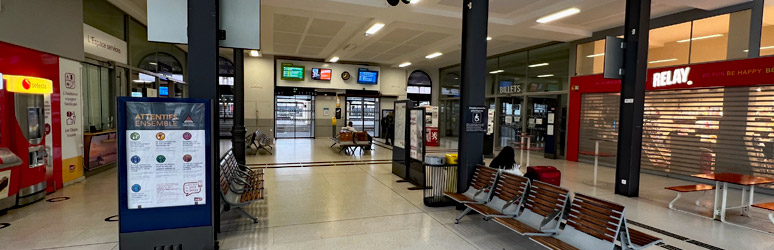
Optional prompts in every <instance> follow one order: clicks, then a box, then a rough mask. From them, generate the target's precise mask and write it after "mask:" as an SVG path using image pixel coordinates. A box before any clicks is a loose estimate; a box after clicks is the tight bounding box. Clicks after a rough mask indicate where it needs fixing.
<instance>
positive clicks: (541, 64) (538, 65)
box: [529, 63, 548, 68]
mask: <svg viewBox="0 0 774 250" xmlns="http://www.w3.org/2000/svg"><path fill="white" fill-rule="evenodd" d="M543 66H548V63H538V64H532V65H529V67H530V68H535V67H543Z"/></svg>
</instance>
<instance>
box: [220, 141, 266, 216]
mask: <svg viewBox="0 0 774 250" xmlns="http://www.w3.org/2000/svg"><path fill="white" fill-rule="evenodd" d="M220 168H221V174H222V175H225V176H224V177H225V179H226V182H227V184H228V191H230V192H224V191H223V188H222V187H219V188H218V189H219V191H220V195H221V200H222V201H223V202H225V203H226V204H225V205H226V206H225V210H226V211H228V210H230V209H234V210H236V211H238V212H239V213H241V214H243V215H244V216H245V217H247V218H250V219H251V220H253V223H258V218H256V217H255V216H253V215H251V214H250V213H248V212H247V211H246V210H245V209H244V207H246V206H248V205H250V204H251V203H253V202H254V201H256V200H260V199H262V198H259V199H253V200H249V201H246V202H241V201H240V200H241V195H242V194H243V193H244V192H248V191H252V190H254V189H256V188H258V189H262V188H263V187H262V186H259V187H254V186H251V185H250V183H249V182H247V180H249V178H261V176H262V175H263V173H260V172H257V171H254V170H252V169H250V168H247V166H245V165H241V164H239V163H237V162H236V158H234V153H233V152H232V151H230V150H229V152H228V153H226V155H225V156H224V157H223V158H222V159H221V161H220ZM240 168H241V169H240ZM259 180H260V181H261V183H262V182H263V180H261V179H259ZM261 185H262V184H261ZM229 194H232V195H229ZM232 199H233V200H235V201H232Z"/></svg>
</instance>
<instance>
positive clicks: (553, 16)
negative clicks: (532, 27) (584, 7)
mask: <svg viewBox="0 0 774 250" xmlns="http://www.w3.org/2000/svg"><path fill="white" fill-rule="evenodd" d="M578 13H580V9H578V8H569V9H566V10H563V11H559V12H556V13H554V14H551V15H548V16H544V17H541V18H540V19H538V20H537V22H538V23H550V22H553V21H556V20H559V19H562V18H565V17H568V16H572V15H575V14H578Z"/></svg>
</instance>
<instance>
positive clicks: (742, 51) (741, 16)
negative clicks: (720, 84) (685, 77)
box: [690, 10, 750, 63]
mask: <svg viewBox="0 0 774 250" xmlns="http://www.w3.org/2000/svg"><path fill="white" fill-rule="evenodd" d="M749 30H750V11H749V10H746V11H739V12H735V13H731V14H725V15H719V16H714V17H710V18H704V19H700V20H696V21H693V29H692V31H691V62H690V63H702V62H711V61H723V60H728V59H734V58H745V57H747V47H748V46H749V40H750V39H749V37H750V36H749V35H750V32H749Z"/></svg>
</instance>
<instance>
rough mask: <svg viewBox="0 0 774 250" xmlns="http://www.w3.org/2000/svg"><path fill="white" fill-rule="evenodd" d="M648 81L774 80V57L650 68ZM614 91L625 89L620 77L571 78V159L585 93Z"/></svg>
mask: <svg viewBox="0 0 774 250" xmlns="http://www.w3.org/2000/svg"><path fill="white" fill-rule="evenodd" d="M654 80H655V81H654ZM645 84H646V86H645V89H646V91H658V90H670V89H691V88H711V87H742V86H755V85H764V84H766V85H768V84H774V57H761V58H752V59H744V60H734V61H723V62H713V63H703V64H693V65H688V66H686V65H683V66H673V67H665V68H656V69H649V70H648V79H647V82H646V83H645ZM612 92H621V81H620V80H611V79H605V78H603V77H602V75H588V76H576V77H573V78H571V79H570V108H569V109H570V111H569V114H568V118H567V119H568V121H567V160H568V161H578V142H579V139H580V138H579V133H580V115H581V114H580V110H581V105H582V103H581V95H582V94H586V93H612Z"/></svg>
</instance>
